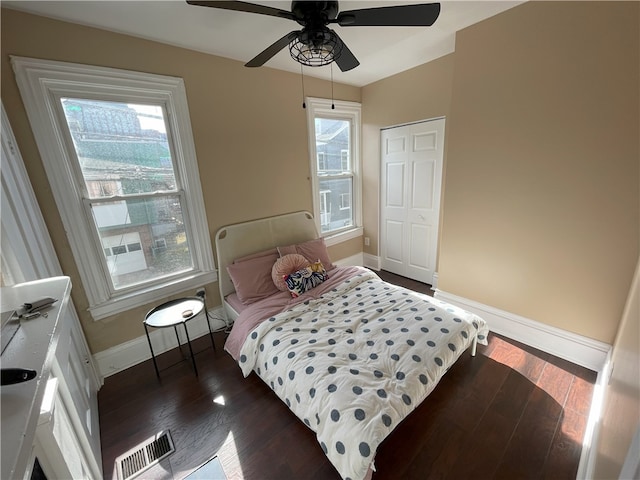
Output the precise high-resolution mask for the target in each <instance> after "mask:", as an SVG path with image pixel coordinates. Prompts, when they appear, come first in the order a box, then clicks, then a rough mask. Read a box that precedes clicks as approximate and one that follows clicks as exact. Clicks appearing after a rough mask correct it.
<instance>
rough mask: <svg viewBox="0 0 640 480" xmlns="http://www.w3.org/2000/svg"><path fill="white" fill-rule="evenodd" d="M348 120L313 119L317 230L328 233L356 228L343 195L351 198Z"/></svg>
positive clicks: (349, 123)
mask: <svg viewBox="0 0 640 480" xmlns="http://www.w3.org/2000/svg"><path fill="white" fill-rule="evenodd" d="M350 132H351V120H350V119H342V118H328V117H323V116H316V117H315V143H316V154H317V157H318V159H319V160H320V159H322V160H323V161H322V162H320V161H318V171H317V174H318V188H319V190H320V199H319V201H320V217H321V218H320V228H321V232H322V233H329V232H333V231H336V230H341V229H344V228H346V227H352V226H354V225H355V220H354V216H353V212H352V210H351V208H350V206H347V207H346V208H345V206H344V196H345V195H348V196H349V197H350V196H351V192H352V190H353V180H354V179H353V172H352V171H351V170H350V165H349V150H350V148H351V134H350Z"/></svg>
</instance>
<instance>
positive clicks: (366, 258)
mask: <svg viewBox="0 0 640 480" xmlns="http://www.w3.org/2000/svg"><path fill="white" fill-rule="evenodd" d="M362 265H363V266H365V267H368V268H370V269H372V270H375V271H376V272H379V271H380V268H382V267H381V265H380V257H378V256H377V255H371V254H370V253H364V254H363V263H362Z"/></svg>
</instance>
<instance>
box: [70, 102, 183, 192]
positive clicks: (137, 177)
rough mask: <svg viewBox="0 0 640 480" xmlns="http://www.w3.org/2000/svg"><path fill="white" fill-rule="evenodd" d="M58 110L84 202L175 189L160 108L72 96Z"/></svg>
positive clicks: (163, 119) (164, 125) (162, 112)
mask: <svg viewBox="0 0 640 480" xmlns="http://www.w3.org/2000/svg"><path fill="white" fill-rule="evenodd" d="M62 106H63V110H64V114H65V118H66V120H67V125H68V126H69V131H70V133H71V137H72V139H73V145H74V148H75V150H76V154H77V157H78V161H79V162H80V168H81V170H82V176H83V177H84V181H85V185H86V188H87V192H88V194H89V198H104V197H109V196H112V195H127V194H134V193H151V192H155V191H164V192H175V191H176V180H175V176H174V172H173V164H172V161H171V151H170V149H169V143H168V140H167V131H166V124H165V118H164V111H163V109H162V108H161V107H160V106H157V105H138V104H126V103H118V102H106V101H99V100H83V99H75V98H63V99H62Z"/></svg>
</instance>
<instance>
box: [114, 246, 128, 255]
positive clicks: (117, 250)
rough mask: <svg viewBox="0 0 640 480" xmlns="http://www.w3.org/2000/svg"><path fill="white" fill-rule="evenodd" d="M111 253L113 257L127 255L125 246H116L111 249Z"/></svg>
mask: <svg viewBox="0 0 640 480" xmlns="http://www.w3.org/2000/svg"><path fill="white" fill-rule="evenodd" d="M111 251H112V252H113V254H114V255H122V254H124V253H127V247H126V246H125V245H118V246H115V247H111Z"/></svg>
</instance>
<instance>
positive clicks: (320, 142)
mask: <svg viewBox="0 0 640 480" xmlns="http://www.w3.org/2000/svg"><path fill="white" fill-rule="evenodd" d="M350 123H351V122H349V121H348V120H336V119H333V118H320V117H316V118H315V124H316V151H317V153H318V159H320V158H321V157H323V162H322V163H321V162H318V174H319V175H323V174H335V173H340V172H344V171H348V170H345V167H346V168H347V169H348V168H349V161H348V158H349V157H348V152H349V124H350ZM343 152H347V153H346V155H345V153H343ZM345 157H346V162H345V161H344V160H345ZM321 165H322V166H321Z"/></svg>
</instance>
